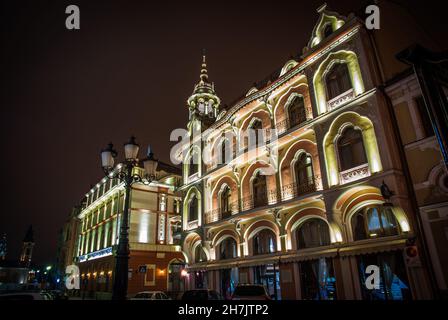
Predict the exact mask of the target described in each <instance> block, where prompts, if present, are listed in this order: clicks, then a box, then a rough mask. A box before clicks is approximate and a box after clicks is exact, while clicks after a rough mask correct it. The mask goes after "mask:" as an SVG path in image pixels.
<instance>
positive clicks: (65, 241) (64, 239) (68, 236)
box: [56, 206, 81, 275]
mask: <svg viewBox="0 0 448 320" xmlns="http://www.w3.org/2000/svg"><path fill="white" fill-rule="evenodd" d="M80 211H81V207H80V206H79V207H75V208H73V209H72V212H71V213H70V215H69V216H68V218H67V220H66V222H65V224H64V226H63V227H62V229H61V230H60V233H59V241H58V254H57V258H56V267H57V269H58V272H59V273H60V274H61V275H64V274H65V268H66V267H67V266H69V265H72V264H73V263H75V261H76V257H77V252H76V243H77V239H78V232H79V230H78V228H79V221H80V220H79V219H78V215H79V213H80Z"/></svg>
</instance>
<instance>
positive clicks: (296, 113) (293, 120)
mask: <svg viewBox="0 0 448 320" xmlns="http://www.w3.org/2000/svg"><path fill="white" fill-rule="evenodd" d="M288 119H289V127H290V128H292V127H295V126H296V125H299V124H301V123H302V122H305V121H306V113H305V101H304V99H303V97H302V96H296V97H294V99H293V100H292V101H291V103H290V104H289V106H288Z"/></svg>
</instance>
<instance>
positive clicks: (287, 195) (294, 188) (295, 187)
mask: <svg viewBox="0 0 448 320" xmlns="http://www.w3.org/2000/svg"><path fill="white" fill-rule="evenodd" d="M320 181H321V180H320V177H319V176H317V175H315V176H313V177H309V178H308V180H307V181H305V182H304V183H301V184H296V183H291V184H288V185H285V186H283V187H282V201H288V200H291V199H294V198H296V197H299V196H301V195H304V194H307V193H312V192H315V191H317V190H319V189H320V187H321V186H320Z"/></svg>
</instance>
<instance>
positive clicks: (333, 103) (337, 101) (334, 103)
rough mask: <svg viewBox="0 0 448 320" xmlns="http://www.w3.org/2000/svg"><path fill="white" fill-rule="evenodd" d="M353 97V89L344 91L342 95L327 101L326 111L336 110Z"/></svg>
mask: <svg viewBox="0 0 448 320" xmlns="http://www.w3.org/2000/svg"><path fill="white" fill-rule="evenodd" d="M354 97H355V91H354V90H353V88H351V89H350V90H347V91H345V92H344V93H342V94H340V95H338V96H337V97H335V98H333V99H331V100H329V101H328V111H331V110H333V109H336V108H337V107H339V106H340V105H341V104H344V103H345V102H347V101H349V100H352V99H353V98H354Z"/></svg>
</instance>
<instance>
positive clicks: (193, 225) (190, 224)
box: [187, 220, 199, 230]
mask: <svg viewBox="0 0 448 320" xmlns="http://www.w3.org/2000/svg"><path fill="white" fill-rule="evenodd" d="M198 226H199V223H198V220H193V221H188V223H187V230H193V229H196V228H197V227H198Z"/></svg>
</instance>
